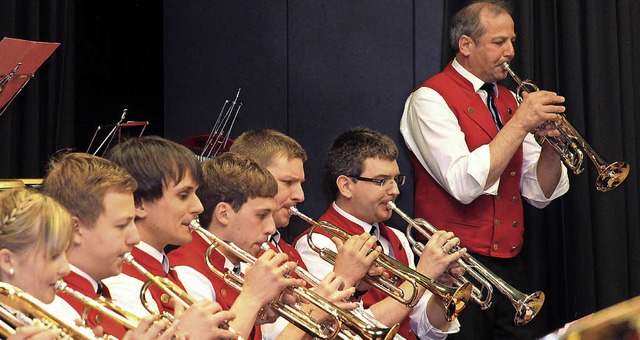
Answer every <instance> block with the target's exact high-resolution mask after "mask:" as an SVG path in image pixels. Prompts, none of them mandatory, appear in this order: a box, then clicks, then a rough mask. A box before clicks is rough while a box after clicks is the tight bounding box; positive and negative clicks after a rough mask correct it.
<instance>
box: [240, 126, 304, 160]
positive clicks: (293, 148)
mask: <svg viewBox="0 0 640 340" xmlns="http://www.w3.org/2000/svg"><path fill="white" fill-rule="evenodd" d="M229 151H231V152H235V153H238V154H241V155H244V156H247V157H249V158H251V159H254V160H255V161H256V162H258V163H260V165H262V166H265V167H266V166H269V165H270V164H271V162H272V161H273V159H274V158H275V157H276V156H286V157H287V159H301V160H302V161H303V162H304V161H306V160H307V153H306V152H305V151H304V149H303V148H302V146H301V145H300V144H299V143H298V142H296V140H295V139H293V138H291V137H289V136H287V135H285V134H284V133H282V132H278V131H276V130H272V129H264V130H252V131H247V132H244V133H243V134H241V135H240V137H238V138H236V140H235V141H234V142H233V144H232V145H231V148H230V149H229Z"/></svg>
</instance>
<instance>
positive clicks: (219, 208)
mask: <svg viewBox="0 0 640 340" xmlns="http://www.w3.org/2000/svg"><path fill="white" fill-rule="evenodd" d="M234 213H235V212H234V211H233V208H232V207H231V205H230V204H229V203H227V202H220V203H218V204H216V207H215V208H214V209H213V219H214V220H216V221H217V222H218V223H219V224H220V225H222V226H223V227H224V226H228V225H229V224H230V223H231V221H232V219H233V214H234Z"/></svg>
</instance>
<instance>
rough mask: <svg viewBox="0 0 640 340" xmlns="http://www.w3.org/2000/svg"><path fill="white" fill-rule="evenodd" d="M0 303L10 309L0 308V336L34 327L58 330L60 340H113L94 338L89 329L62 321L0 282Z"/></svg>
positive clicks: (38, 304) (34, 300) (32, 299)
mask: <svg viewBox="0 0 640 340" xmlns="http://www.w3.org/2000/svg"><path fill="white" fill-rule="evenodd" d="M0 303H1V304H2V305H4V306H8V307H9V308H11V309H12V310H11V311H10V310H8V309H6V308H3V307H2V306H0V319H2V321H3V322H2V325H0V334H2V335H3V336H5V337H8V336H9V335H11V334H14V333H15V330H16V329H17V328H18V327H22V326H34V325H35V326H40V327H43V328H49V329H56V330H58V331H59V332H60V334H61V338H62V339H77V340H95V339H109V340H111V339H114V338H113V337H110V336H104V337H101V338H100V337H96V336H95V335H94V334H93V331H92V330H91V329H90V328H87V327H81V326H76V325H74V324H68V323H66V322H64V321H62V320H61V319H59V318H58V317H57V316H55V315H53V314H51V313H50V312H49V311H47V309H46V307H45V305H44V303H42V302H40V301H39V300H38V299H36V298H35V297H33V296H31V295H30V294H27V293H25V292H24V291H22V290H21V289H19V288H16V287H14V286H12V285H10V284H8V283H4V282H0ZM5 333H6V334H5Z"/></svg>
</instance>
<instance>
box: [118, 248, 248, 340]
mask: <svg viewBox="0 0 640 340" xmlns="http://www.w3.org/2000/svg"><path fill="white" fill-rule="evenodd" d="M123 257H124V261H125V262H126V263H128V264H130V265H132V266H133V267H134V268H135V269H136V270H137V271H138V272H140V273H141V274H142V275H144V276H145V277H146V278H147V281H146V282H145V283H144V284H143V285H142V289H140V302H141V303H142V305H143V306H144V308H145V309H146V310H147V311H148V312H149V313H150V314H157V312H156V311H155V310H154V309H153V307H152V306H151V303H149V301H147V296H146V292H147V291H148V290H149V288H150V287H151V286H152V285H156V286H157V287H158V288H160V290H162V291H163V292H164V293H165V294H167V295H168V296H169V297H171V298H172V299H173V301H174V303H179V304H181V305H182V306H183V307H184V308H185V309H187V308H189V307H190V306H191V305H193V304H194V303H196V301H195V300H194V299H193V298H192V297H191V296H190V295H189V294H188V293H187V292H185V291H184V289H182V288H180V286H178V285H177V284H175V283H173V282H172V281H171V280H169V279H167V278H164V277H157V276H155V275H153V274H151V272H149V271H148V270H146V269H145V268H144V267H143V266H142V265H141V264H139V263H138V262H137V261H136V260H135V259H134V258H133V255H131V253H126V254H124V256H123ZM160 316H161V317H163V318H166V319H168V320H170V321H173V320H174V316H173V315H171V314H169V313H166V312H163V313H160ZM220 328H224V329H226V330H228V331H230V332H233V333H236V334H237V335H238V337H237V339H238V340H244V339H243V338H242V336H240V334H238V332H236V331H235V330H234V329H233V328H231V327H230V326H229V324H228V323H224V324H221V325H220Z"/></svg>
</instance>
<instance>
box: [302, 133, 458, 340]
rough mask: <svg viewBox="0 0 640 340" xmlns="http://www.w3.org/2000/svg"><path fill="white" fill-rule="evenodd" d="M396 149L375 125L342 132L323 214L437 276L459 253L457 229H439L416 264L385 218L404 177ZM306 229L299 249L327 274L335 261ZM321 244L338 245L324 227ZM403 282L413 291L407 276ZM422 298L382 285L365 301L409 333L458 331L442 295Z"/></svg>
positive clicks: (331, 155)
mask: <svg viewBox="0 0 640 340" xmlns="http://www.w3.org/2000/svg"><path fill="white" fill-rule="evenodd" d="M397 157H398V149H397V148H396V145H395V143H394V142H393V140H391V138H389V137H387V136H385V135H382V134H380V133H378V132H376V131H371V130H368V129H363V128H356V129H352V130H349V131H347V132H345V133H342V134H340V135H339V136H338V137H337V138H336V139H335V140H334V141H333V143H332V144H331V146H330V147H329V151H328V152H327V156H326V160H325V167H324V183H325V185H326V186H327V187H328V189H329V191H330V192H331V193H332V195H333V197H334V202H333V203H332V204H331V206H330V207H329V209H328V210H327V212H326V213H325V214H324V215H323V216H322V217H320V219H319V220H321V221H327V222H330V223H332V224H334V225H336V226H338V227H340V228H341V229H343V230H345V231H347V232H348V233H350V234H352V235H360V234H369V233H370V234H373V235H374V236H377V237H378V240H379V241H380V244H381V246H382V248H383V251H384V253H385V254H387V255H389V256H391V257H394V258H395V259H396V260H398V261H400V262H402V263H403V264H405V265H407V266H409V267H411V268H415V269H416V270H417V271H418V272H420V273H422V274H424V275H425V276H427V277H429V278H432V279H437V278H439V277H440V276H441V275H442V274H443V273H444V271H445V270H446V269H447V268H448V267H449V266H450V265H451V264H452V263H455V261H457V260H458V259H459V258H460V256H461V253H463V252H464V250H462V251H461V252H454V253H451V254H449V253H448V252H449V250H450V249H451V248H452V247H453V246H454V245H455V244H456V243H457V242H458V239H457V238H455V237H454V235H453V233H445V232H438V233H435V234H434V235H433V237H432V238H431V240H430V241H429V242H428V243H427V245H426V247H425V250H424V251H423V253H422V256H421V257H420V259H419V261H418V264H417V266H416V265H414V258H413V253H412V251H411V246H410V245H409V243H408V241H407V239H406V237H405V236H404V234H402V233H401V232H400V231H398V230H396V229H394V228H390V227H388V226H386V225H385V224H384V223H383V222H384V221H386V220H388V219H389V218H390V217H391V214H392V211H391V210H390V209H389V208H388V207H387V203H388V202H389V201H395V199H396V198H397V196H398V195H399V194H400V191H399V189H398V187H399V186H400V185H402V184H403V183H404V175H402V174H401V173H400V170H399V168H398V164H397V162H396V159H397ZM303 236H306V234H303V235H301V236H299V237H298V240H297V242H296V243H295V246H296V249H298V251H299V252H300V254H301V255H302V258H303V259H304V260H305V261H306V263H307V266H309V268H310V269H311V272H312V273H314V274H315V275H320V276H321V275H323V274H325V273H327V272H329V271H331V270H334V268H333V266H332V265H331V264H329V263H327V262H325V261H324V260H323V259H321V258H320V257H319V255H318V254H317V253H316V252H315V251H314V250H312V249H311V248H310V246H309V244H308V243H307V240H306V237H303ZM313 242H314V243H315V244H316V245H317V246H318V247H320V248H323V247H324V248H328V249H336V246H335V245H334V244H333V242H332V241H331V239H330V238H329V237H327V236H325V235H322V234H320V233H315V234H314V235H313ZM399 288H400V289H402V290H403V291H406V292H409V291H410V290H411V289H412V288H411V287H410V284H409V283H408V282H404V283H401V284H400V285H399ZM418 293H419V294H421V295H422V298H421V299H420V301H419V302H418V304H417V305H416V306H415V307H413V308H408V307H407V306H406V305H404V304H402V303H399V302H398V301H396V300H395V299H393V298H392V297H388V296H386V295H384V294H383V293H382V292H381V291H379V290H377V289H375V288H371V289H369V291H368V292H366V293H364V296H363V298H362V299H363V302H364V306H365V308H368V309H369V310H370V312H371V314H373V316H374V317H375V318H376V319H378V320H379V321H381V322H382V323H384V324H387V325H390V324H395V323H400V334H401V335H402V336H404V337H405V338H408V339H413V338H419V339H425V338H428V339H439V338H444V337H446V336H447V334H449V333H454V332H457V331H458V323H457V321H454V322H447V321H446V319H445V309H444V306H443V303H442V301H440V300H439V298H438V297H434V296H433V294H431V292H429V291H424V289H420V290H419V292H418Z"/></svg>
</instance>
